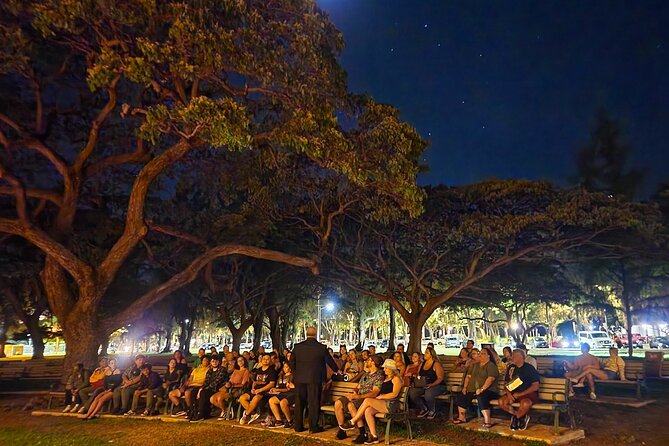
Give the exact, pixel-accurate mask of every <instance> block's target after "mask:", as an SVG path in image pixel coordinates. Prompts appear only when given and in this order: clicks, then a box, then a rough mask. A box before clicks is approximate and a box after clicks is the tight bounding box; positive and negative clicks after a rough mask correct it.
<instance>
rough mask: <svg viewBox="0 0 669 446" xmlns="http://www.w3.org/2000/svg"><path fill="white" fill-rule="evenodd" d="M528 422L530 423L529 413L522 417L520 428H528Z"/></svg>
mask: <svg viewBox="0 0 669 446" xmlns="http://www.w3.org/2000/svg"><path fill="white" fill-rule="evenodd" d="M528 424H530V416H529V415H525V416H524V417H523V418H521V419H520V421H519V422H518V429H520V430H521V431H524V430H525V429H527V425H528Z"/></svg>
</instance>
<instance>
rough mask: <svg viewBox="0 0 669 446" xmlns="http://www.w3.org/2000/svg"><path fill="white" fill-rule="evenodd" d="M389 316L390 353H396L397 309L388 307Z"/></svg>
mask: <svg viewBox="0 0 669 446" xmlns="http://www.w3.org/2000/svg"><path fill="white" fill-rule="evenodd" d="M388 316H389V318H390V333H388V351H389V352H394V351H395V334H396V331H397V327H396V325H395V308H393V306H392V305H388Z"/></svg>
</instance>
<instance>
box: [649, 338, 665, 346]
mask: <svg viewBox="0 0 669 446" xmlns="http://www.w3.org/2000/svg"><path fill="white" fill-rule="evenodd" d="M650 348H669V336H656V337H654V338H653V339H652V340H651V341H650Z"/></svg>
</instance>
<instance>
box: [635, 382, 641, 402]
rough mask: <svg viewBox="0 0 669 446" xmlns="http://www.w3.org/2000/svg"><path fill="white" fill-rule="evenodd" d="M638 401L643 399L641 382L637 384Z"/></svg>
mask: <svg viewBox="0 0 669 446" xmlns="http://www.w3.org/2000/svg"><path fill="white" fill-rule="evenodd" d="M636 399H638V400H640V399H641V383H640V382H639V381H637V382H636Z"/></svg>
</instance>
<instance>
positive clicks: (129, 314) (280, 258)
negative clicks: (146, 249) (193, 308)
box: [104, 245, 319, 332]
mask: <svg viewBox="0 0 669 446" xmlns="http://www.w3.org/2000/svg"><path fill="white" fill-rule="evenodd" d="M230 255H243V256H247V257H252V258H255V259H263V260H269V261H273V262H279V263H285V264H288V265H293V266H297V267H301V268H309V269H310V270H311V272H312V273H313V274H318V272H319V271H318V264H317V263H316V262H315V261H314V260H311V259H306V258H304V257H297V256H292V255H289V254H285V253H283V252H279V251H273V250H269V249H263V248H256V247H253V246H244V245H222V246H218V247H215V248H212V249H210V250H208V251H207V252H206V253H204V254H202V255H201V256H199V257H197V258H196V259H195V260H193V261H192V262H191V263H190V265H188V266H187V267H186V268H185V269H184V270H183V271H181V272H179V273H177V274H175V275H174V276H172V278H170V279H169V280H168V281H166V282H164V283H162V284H161V285H158V286H157V287H155V288H154V289H152V290H151V291H149V292H148V293H146V294H144V295H143V296H142V297H140V298H139V299H137V300H136V301H134V302H133V303H132V304H130V305H129V306H128V307H126V308H125V309H124V310H123V311H121V312H120V313H118V314H117V315H116V316H114V317H112V318H110V319H109V320H108V321H107V322H106V323H105V325H104V328H105V330H109V331H110V332H111V331H114V330H116V329H118V328H119V327H121V326H123V325H126V324H128V323H131V322H133V321H136V320H138V319H140V318H141V317H142V314H143V312H144V311H145V310H146V309H148V308H150V307H151V306H152V305H154V304H156V303H157V302H160V301H161V300H162V299H164V298H165V297H167V296H168V295H170V294H171V293H173V292H174V291H176V290H178V289H179V288H181V287H182V286H184V285H186V284H188V283H190V282H192V281H193V280H195V278H196V277H197V274H198V272H199V271H200V270H201V269H202V268H204V267H205V266H206V265H207V264H209V263H210V262H211V261H213V260H214V259H217V258H219V257H224V256H230Z"/></svg>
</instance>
